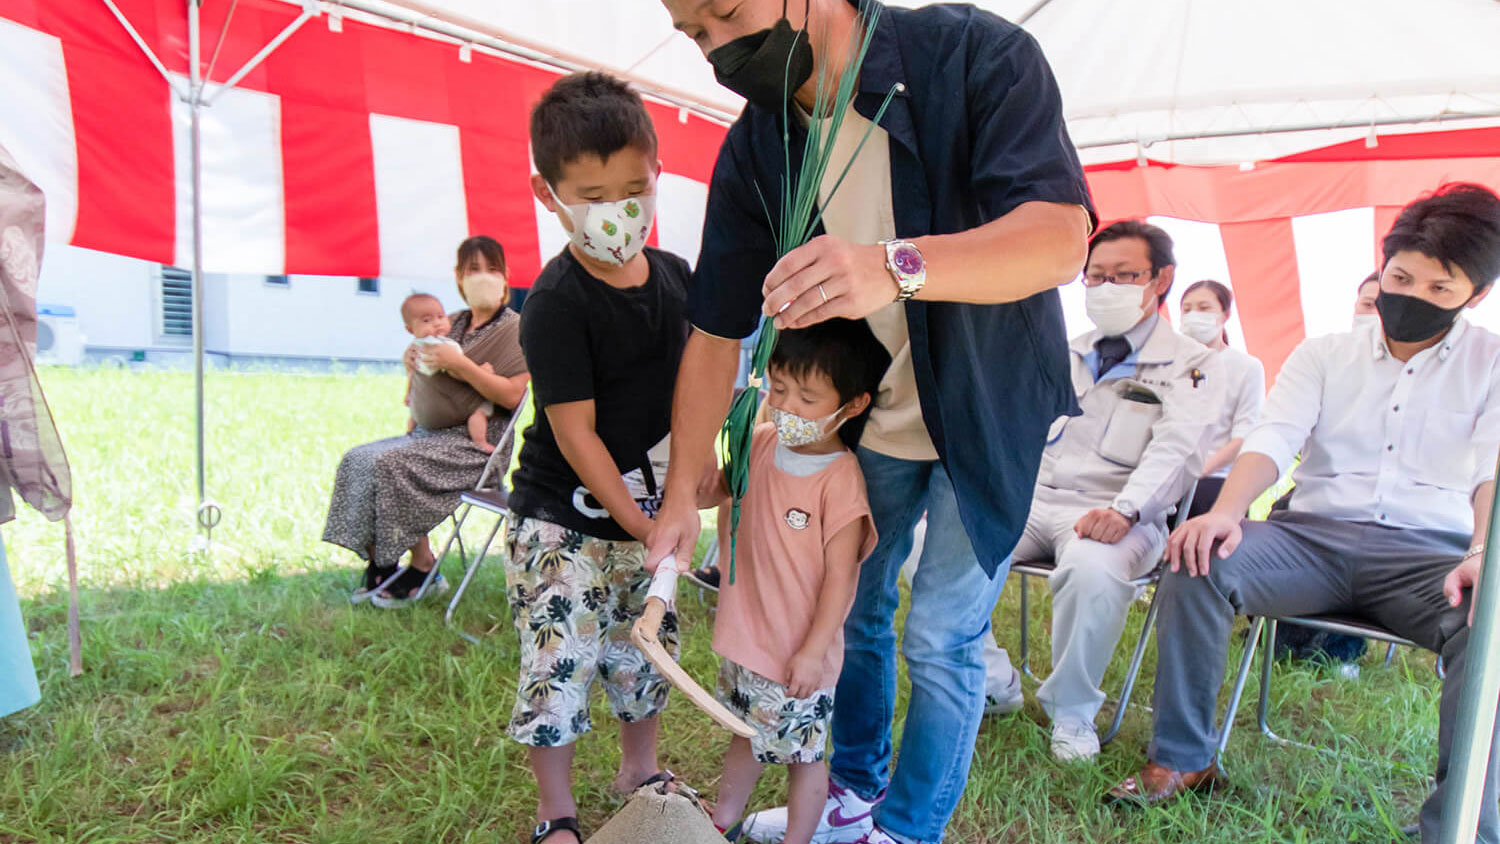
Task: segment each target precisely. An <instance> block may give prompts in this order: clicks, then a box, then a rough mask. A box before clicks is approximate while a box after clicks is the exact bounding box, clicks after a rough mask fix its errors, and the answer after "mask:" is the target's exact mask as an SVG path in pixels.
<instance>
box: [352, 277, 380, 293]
mask: <svg viewBox="0 0 1500 844" xmlns="http://www.w3.org/2000/svg"><path fill="white" fill-rule="evenodd" d="M354 289H355V290H357V291H358V292H360V293H369V294H372V295H375V296H378V295H380V279H378V278H370V277H369V276H360V278H359V281H358V282H357V283H356V284H355V288H354Z"/></svg>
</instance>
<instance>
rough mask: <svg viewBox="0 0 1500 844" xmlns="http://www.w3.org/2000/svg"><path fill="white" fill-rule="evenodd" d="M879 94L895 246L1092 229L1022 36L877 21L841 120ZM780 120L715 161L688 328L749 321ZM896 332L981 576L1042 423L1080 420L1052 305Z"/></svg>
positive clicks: (750, 122) (1041, 439) (1008, 520)
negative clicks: (901, 241) (1047, 220)
mask: <svg viewBox="0 0 1500 844" xmlns="http://www.w3.org/2000/svg"><path fill="white" fill-rule="evenodd" d="M850 2H851V3H854V4H855V5H856V6H863V7H869V6H873V5H874V4H873V3H871V2H870V0H850ZM893 86H899V87H898V89H897V90H898V93H897V95H896V97H895V99H894V100H893V101H892V103H891V106H890V108H889V109H888V110H887V111H886V114H885V116H884V117H883V118H882V120H881V126H882V127H883V128H884V129H885V130H886V131H887V133H888V134H889V135H890V139H891V143H890V154H891V189H892V196H891V200H892V202H891V204H892V210H893V211H894V214H895V223H896V235H897V236H898V237H902V238H913V237H921V236H924V235H936V234H955V233H958V232H963V231H968V230H969V229H972V228H976V227H978V226H981V225H983V224H985V223H988V222H990V221H992V220H995V219H997V218H999V217H1002V216H1004V215H1005V214H1007V213H1009V212H1010V211H1011V210H1013V209H1015V208H1016V207H1017V206H1019V205H1021V204H1022V203H1026V202H1034V201H1041V202H1055V203H1065V204H1072V205H1080V206H1082V207H1084V208H1085V209H1087V210H1088V212H1089V215H1090V217H1091V218H1092V217H1093V215H1094V212H1093V205H1092V202H1091V200H1090V199H1089V193H1088V187H1087V185H1086V184H1085V182H1084V177H1083V168H1082V167H1081V166H1080V164H1079V162H1078V156H1077V154H1076V153H1075V151H1074V149H1073V144H1072V141H1070V140H1069V138H1068V133H1067V129H1066V128H1065V126H1064V124H1063V113H1062V98H1061V96H1060V95H1059V93H1058V90H1057V83H1056V81H1055V80H1054V79H1053V77H1052V71H1051V68H1050V67H1048V65H1047V60H1046V58H1045V57H1044V56H1043V55H1042V51H1041V48H1040V47H1039V46H1038V45H1037V43H1036V41H1035V40H1034V39H1033V38H1032V37H1031V36H1030V35H1029V34H1028V33H1027V32H1026V31H1025V30H1023V29H1021V28H1020V27H1018V26H1016V25H1014V24H1011V23H1008V22H1006V21H1004V20H1002V19H1000V18H998V17H996V16H995V15H993V14H990V13H988V12H985V11H982V10H979V9H976V8H974V7H973V6H968V5H934V6H927V7H923V8H920V9H893V8H884V9H882V10H881V12H880V19H879V22H878V23H877V25H876V30H875V34H874V36H873V38H872V39H871V42H870V48H869V52H868V54H867V55H866V57H865V63H864V66H863V67H862V68H861V71H860V79H859V91H858V93H857V95H856V98H855V100H854V108H855V110H856V111H858V112H859V113H860V114H862V115H864V116H865V117H866V118H869V119H874V116H875V112H876V110H877V109H878V108H879V107H880V103H881V102H882V100H883V99H884V98H885V95H886V93H887V92H888V91H889V90H891V88H892V87H893ZM781 123H782V116H781V115H780V114H773V113H771V112H769V111H766V110H764V109H761V108H759V107H756V106H754V105H747V106H746V107H745V111H744V112H743V113H742V114H741V115H740V118H739V119H738V120H737V121H735V124H734V125H733V126H732V127H730V129H729V133H728V135H727V137H726V138H725V140H724V145H723V147H722V148H721V149H720V151H719V158H718V162H717V163H716V164H715V166H714V173H713V179H712V182H711V184H710V185H709V192H708V207H707V212H706V216H705V219H704V228H703V246H702V251H701V253H700V254H699V258H698V266H697V271H696V279H697V281H696V284H695V285H694V289H693V292H692V293H691V299H690V312H691V316H692V321H693V324H694V325H695V326H697V327H698V328H699V329H701V330H703V331H706V332H708V333H709V334H714V335H717V336H720V337H730V338H741V337H746V336H748V335H749V334H751V333H752V332H753V331H754V330H755V327H756V325H757V324H758V322H759V320H760V308H761V302H762V297H761V292H760V291H761V285H762V283H763V282H764V281H765V276H766V274H767V273H768V272H770V270H771V267H772V266H774V265H775V263H776V247H775V243H774V241H773V238H772V228H771V221H770V220H769V219H768V217H767V214H768V209H772V210H774V209H776V208H778V207H779V206H780V203H779V196H780V189H781V184H782V174H783V171H784V170H785V167H786V163H785V162H786V157H785V155H784V152H783V141H782V135H783V129H782V125H781ZM789 131H790V134H791V137H792V140H793V145H794V147H797V148H800V146H801V145H802V144H805V142H806V130H805V129H804V127H803V126H802V125H801V124H800V122H797V121H793V123H792V125H791V126H790V127H789ZM790 158H791V161H792V162H794V165H793V166H795V162H797V161H800V159H801V155H800V153H799V152H798V151H796V150H795V149H794V151H793V153H792V155H791V156H790ZM906 318H907V325H908V330H909V334H910V336H911V346H912V364H913V368H914V370H915V375H916V381H917V392H918V395H919V398H920V400H921V405H922V417H923V420H924V421H925V422H926V425H927V429H928V432H929V433H930V434H931V435H932V441H933V444H934V445H935V446H936V447H937V451H938V455H939V456H940V457H941V459H942V462H943V464H944V465H945V466H946V468H947V470H948V473H949V476H950V477H951V478H952V480H953V486H954V490H955V493H956V494H957V497H958V505H959V513H960V516H961V517H962V519H963V522H964V526H965V528H966V530H967V532H968V534H969V538H970V540H971V541H972V542H973V545H974V551H975V553H976V554H977V556H978V558H979V561H980V564H981V565H983V566H984V568H985V570H986V571H988V572H990V573H992V574H993V573H994V571H995V570H996V569H997V568H998V567H999V566H1000V564H1001V563H1002V562H1003V561H1004V560H1005V559H1006V557H1007V556H1008V555H1009V554H1010V552H1011V549H1012V548H1013V547H1014V546H1015V544H1016V542H1017V540H1018V539H1019V538H1020V535H1021V531H1022V529H1023V528H1024V527H1025V524H1026V516H1027V513H1028V511H1029V509H1030V504H1031V494H1032V488H1033V486H1034V485H1035V483H1036V475H1037V470H1038V468H1039V466H1040V464H1041V453H1042V447H1043V445H1044V444H1045V441H1046V434H1047V429H1048V427H1049V426H1050V425H1051V423H1052V420H1053V419H1055V418H1057V417H1058V416H1059V415H1062V414H1068V413H1077V412H1078V410H1077V403H1076V400H1075V397H1074V394H1073V390H1072V385H1071V381H1070V377H1069V371H1068V348H1067V331H1066V329H1065V328H1064V326H1063V319H1062V307H1061V304H1060V302H1059V299H1058V296H1057V292H1056V291H1047V292H1045V293H1040V294H1037V295H1035V296H1032V297H1031V298H1029V299H1025V300H1023V301H1020V302H1013V303H1007V304H1001V305H968V304H958V303H952V302H919V301H911V302H908V303H907V304H906Z"/></svg>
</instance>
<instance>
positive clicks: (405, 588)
mask: <svg viewBox="0 0 1500 844" xmlns="http://www.w3.org/2000/svg"><path fill="white" fill-rule="evenodd" d="M427 574H428V573H427V572H425V571H422V570H421V569H418V568H415V567H412V566H407V567H406V568H405V569H403V570H402V571H401V574H400V576H398V577H397V578H396V579H395V580H393V581H391V583H390V585H388V586H386V587H385V589H383V590H381V591H383V592H387V593H389V594H390V596H391V597H392V598H395V599H397V600H405V599H406V598H410V597H411V596H412V593H413V592H416V591H417V590H418V589H421V588H422V581H424V580H426V579H427ZM386 577H390V575H389V574H387V575H386Z"/></svg>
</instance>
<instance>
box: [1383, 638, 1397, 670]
mask: <svg viewBox="0 0 1500 844" xmlns="http://www.w3.org/2000/svg"><path fill="white" fill-rule="evenodd" d="M1395 658H1396V643H1395V642H1391V643H1390V644H1388V645H1386V646H1385V667H1386V668H1390V667H1391V660H1393V659H1395Z"/></svg>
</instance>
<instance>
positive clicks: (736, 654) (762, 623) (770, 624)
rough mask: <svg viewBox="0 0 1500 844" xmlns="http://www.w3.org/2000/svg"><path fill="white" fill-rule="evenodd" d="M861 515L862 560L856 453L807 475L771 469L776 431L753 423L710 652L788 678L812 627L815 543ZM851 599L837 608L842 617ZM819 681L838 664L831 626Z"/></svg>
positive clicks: (870, 523) (840, 656)
mask: <svg viewBox="0 0 1500 844" xmlns="http://www.w3.org/2000/svg"><path fill="white" fill-rule="evenodd" d="M853 522H861V523H862V524H863V527H862V530H863V533H864V536H862V537H861V539H860V544H859V559H860V561H861V562H863V561H864V559H865V558H866V557H868V556H869V555H870V552H871V551H873V550H875V522H874V520H873V519H872V518H871V516H870V502H869V499H868V498H867V497H866V495H865V479H864V475H862V474H861V473H860V471H859V460H858V459H857V458H855V456H854V454H853V453H851V452H847V451H846V452H844V453H843V454H841V455H839V456H838V457H836V458H835V459H834V460H833V462H832V463H830V464H828V465H827V466H824V467H823V468H822V469H820V470H818V471H817V472H815V473H813V474H811V475H808V476H806V477H798V476H797V475H793V474H791V473H789V472H785V471H783V470H781V469H780V468H778V467H777V466H776V428H775V426H774V425H770V424H762V425H760V426H759V427H757V428H756V429H755V433H754V434H753V436H752V439H751V443H750V483H749V489H748V490H747V491H746V493H745V499H744V501H743V503H742V504H741V513H740V530H739V549H738V553H737V555H736V560H735V579H734V583H733V584H730V583H729V570H728V557H727V555H726V556H725V557H724V558H722V561H721V563H720V566H721V569H722V571H723V572H724V576H723V579H722V581H721V585H720V588H719V614H718V619H717V621H715V622H714V650H715V651H716V652H717V653H718V654H719V655H720V656H722V657H725V658H727V659H730V660H733V661H734V662H737V663H739V664H740V665H742V666H744V667H745V668H748V669H750V670H751V671H754V672H755V673H756V674H759V675H761V676H762V677H766V678H767V679H770V680H774V681H776V682H778V683H782V684H785V683H786V682H787V663H788V662H789V661H790V660H791V658H792V657H793V656H794V655H796V653H797V651H799V650H801V648H802V642H803V640H804V639H806V638H807V632H808V631H809V630H810V629H812V623H813V615H814V613H815V611H816V608H817V605H818V593H819V592H820V591H821V590H822V588H823V574H824V571H825V568H826V560H825V558H824V548H825V546H826V545H827V544H828V541H829V540H831V539H833V537H834V536H835V535H836V534H837V533H838V532H839V531H840V530H842V529H843V528H845V527H847V526H849V524H850V523H853ZM852 605H853V596H852V593H851V597H850V600H849V602H848V603H847V604H845V605H844V606H843V607H842V608H841V610H840V612H841V616H840V617H847V616H848V615H849V608H850V607H851V606H852ZM824 666H825V668H824V671H823V675H822V680H821V681H820V682H819V686H820V687H822V688H828V687H831V686H833V685H834V684H835V683H836V682H837V681H838V677H839V671H840V670H841V669H842V668H843V666H844V630H843V626H842V625H840V627H839V631H838V633H837V634H835V635H834V638H833V643H832V644H831V645H829V647H828V656H827V657H826V659H825V660H824Z"/></svg>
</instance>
